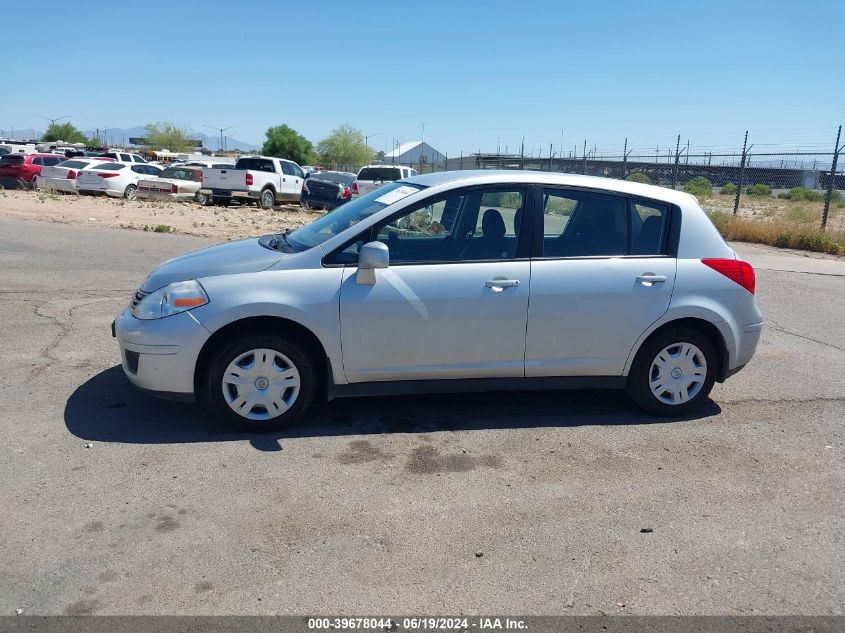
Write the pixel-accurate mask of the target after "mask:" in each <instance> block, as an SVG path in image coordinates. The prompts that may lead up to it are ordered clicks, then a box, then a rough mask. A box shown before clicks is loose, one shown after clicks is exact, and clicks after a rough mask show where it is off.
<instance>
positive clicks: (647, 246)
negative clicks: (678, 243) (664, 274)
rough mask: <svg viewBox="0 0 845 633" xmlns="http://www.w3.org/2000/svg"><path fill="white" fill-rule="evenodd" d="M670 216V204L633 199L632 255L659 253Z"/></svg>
mask: <svg viewBox="0 0 845 633" xmlns="http://www.w3.org/2000/svg"><path fill="white" fill-rule="evenodd" d="M668 218H669V207H668V205H663V204H658V203H656V202H639V201H631V255H659V254H660V253H661V252H662V250H663V248H662V247H663V238H664V235H665V233H666V226H667V224H668Z"/></svg>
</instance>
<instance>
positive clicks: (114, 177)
mask: <svg viewBox="0 0 845 633" xmlns="http://www.w3.org/2000/svg"><path fill="white" fill-rule="evenodd" d="M161 172H162V170H161V169H160V168H158V167H153V166H152V165H144V164H136V163H132V164H126V163H100V164H98V165H94V166H93V167H90V168H88V169H85V170H83V171H81V172H79V176H78V178H77V179H76V189H77V191H79V193H87V194H96V193H104V194H106V195H107V196H112V197H113V198H126V199H127V200H134V199H135V197H136V196H137V194H138V181H139V180H140V179H141V178H147V179H149V178H151V177H156V176H160V175H161Z"/></svg>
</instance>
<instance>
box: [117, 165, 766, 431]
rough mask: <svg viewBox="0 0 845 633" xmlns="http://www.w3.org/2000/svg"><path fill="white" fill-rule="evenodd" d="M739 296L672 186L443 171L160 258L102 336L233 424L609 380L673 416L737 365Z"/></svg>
mask: <svg viewBox="0 0 845 633" xmlns="http://www.w3.org/2000/svg"><path fill="white" fill-rule="evenodd" d="M754 290H755V279H754V270H753V269H752V267H751V266H750V265H749V264H747V263H745V262H743V261H740V260H739V259H738V258H737V256H736V253H735V252H734V251H733V250H732V249H731V248H730V247H729V246H728V245H727V244H726V243H725V242H724V240H723V239H722V237H721V236H720V235H719V233H718V231H717V230H716V229H715V227H714V226H713V224H712V223H711V222H710V220H709V219H708V218H707V216H706V215H705V213H704V212H703V211H702V209H701V208H700V206H699V205H698V202H697V201H696V199H695V198H694V197H692V196H690V195H689V194H686V193H683V192H677V191H672V190H669V189H665V188H661V187H656V186H651V185H642V184H637V183H631V182H626V181H618V180H606V179H600V178H592V177H584V176H572V175H565V174H551V173H540V172H527V171H475V172H467V171H453V172H442V173H435V174H428V175H424V176H417V177H413V178H408V179H405V180H400V181H397V182H393V183H388V184H385V185H383V186H382V187H380V188H379V189H377V190H376V191H374V192H372V193H369V194H367V195H365V196H362V197H360V198H357V199H355V200H353V201H352V202H349V203H348V204H346V205H343V206H342V207H339V208H338V209H336V210H334V211H332V212H330V213H327V214H326V215H323V216H322V217H320V218H318V219H316V220H315V221H314V222H312V223H310V224H308V225H306V226H303V227H301V228H299V229H297V230H295V231H293V232H289V231H285V232H282V233H279V234H276V235H264V236H262V237H259V238H253V239H245V240H240V241H237V242H230V243H226V244H221V245H219V246H214V247H211V248H206V249H202V250H199V251H194V252H192V253H188V254H186V255H183V256H181V257H177V258H175V259H172V260H170V261H168V262H165V263H163V264H162V265H161V266H159V267H158V268H157V269H155V270H154V271H153V272H152V273H150V275H149V276H148V277H147V278H146V280H144V282H143V284H142V285H141V287H140V289H139V290H138V292H137V293H136V294H135V296H134V297H133V299H132V302H131V304H130V305H129V306H128V307H127V308H126V309H125V310H124V311H123V312H122V313H121V314H120V316H119V317H118V318H117V320H116V321H115V323H114V326H113V334H114V335H116V336H117V339H118V342H119V345H120V350H121V355H122V361H123V368H124V371H125V373H126V375H127V376H128V378H129V380H131V381H132V382H133V383H135V384H136V385H137V386H138V387H140V388H141V389H143V390H146V391H150V392H152V393H153V394H155V395H159V396H164V397H169V398H176V399H180V400H201V401H202V402H204V403H205V404H206V405H207V406H208V407H210V408H211V409H212V410H213V411H215V412H216V413H217V414H219V415H220V416H221V417H222V418H224V419H225V420H227V421H229V422H231V423H232V424H234V425H236V426H238V427H240V428H243V429H247V430H251V431H255V430H271V429H278V428H280V427H281V426H283V425H285V424H287V423H289V422H290V421H292V420H293V419H295V418H296V417H297V416H300V415H301V414H302V413H303V412H305V411H306V410H307V409H308V407H309V405H310V404H311V403H312V402H313V401H314V399H315V398H316V397H321V398H329V399H331V398H335V397H340V396H353V395H366V394H401V393H418V392H443V391H469V390H482V389H485V390H486V389H492V390H505V389H538V388H543V389H564V388H620V389H626V390H627V391H628V393H629V394H630V396H631V398H632V399H633V400H634V402H636V403H637V404H638V405H640V406H641V407H642V408H644V409H645V410H647V411H649V412H652V413H654V414H658V415H670V416H671V415H680V414H685V413H687V412H689V411H690V410H692V409H694V408H695V407H698V406H699V405H701V404H702V403H703V402H705V401H706V399H707V397H708V394H709V393H710V390H711V388H712V387H713V383H714V382H715V381H723V380H725V379H726V378H727V377H728V376H730V375H732V374H734V373H736V372H737V371H739V370H740V369H741V368H742V367H743V366H744V365H745V364H746V363H748V361H749V360H750V359H751V357H752V355H753V354H754V351H755V348H756V346H757V342H758V339H759V337H760V332H761V329H762V321H763V319H762V316H761V314H760V311H759V310H758V308H757V305H756V303H755V300H754Z"/></svg>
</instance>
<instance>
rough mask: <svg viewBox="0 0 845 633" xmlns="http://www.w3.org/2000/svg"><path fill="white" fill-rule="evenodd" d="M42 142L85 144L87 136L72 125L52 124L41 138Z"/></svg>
mask: <svg viewBox="0 0 845 633" xmlns="http://www.w3.org/2000/svg"><path fill="white" fill-rule="evenodd" d="M41 140H42V141H66V142H68V143H84V142H85V141H86V140H87V139H86V138H85V135H84V134H83V133H82V132H80V131H79V130H77V129H76V127H75V126H74V125H73V124H71V123H51V124H50V126H49V127H48V128H47V131H46V132H44V136H42V137H41Z"/></svg>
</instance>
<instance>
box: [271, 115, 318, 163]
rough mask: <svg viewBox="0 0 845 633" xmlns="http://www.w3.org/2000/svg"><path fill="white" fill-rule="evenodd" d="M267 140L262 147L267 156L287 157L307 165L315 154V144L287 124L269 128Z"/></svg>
mask: <svg viewBox="0 0 845 633" xmlns="http://www.w3.org/2000/svg"><path fill="white" fill-rule="evenodd" d="M266 135H267V140H266V141H264V145H263V146H262V148H261V153H262V154H264V155H265V156H275V157H276V158H286V159H287V160H292V161H293V162H295V163H299V164H300V165H307V164H308V163H309V162H311V159H312V158H313V156H314V146H313V145H312V144H311V141H309V140H308V139H307V138H305V137H304V136H302V134H300V133H299V132H297V131H296V130H294V129H293V128H290V127H288V126H287V125H277V126H275V127H271V128H268V129H267V132H266Z"/></svg>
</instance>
